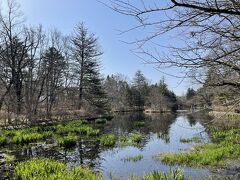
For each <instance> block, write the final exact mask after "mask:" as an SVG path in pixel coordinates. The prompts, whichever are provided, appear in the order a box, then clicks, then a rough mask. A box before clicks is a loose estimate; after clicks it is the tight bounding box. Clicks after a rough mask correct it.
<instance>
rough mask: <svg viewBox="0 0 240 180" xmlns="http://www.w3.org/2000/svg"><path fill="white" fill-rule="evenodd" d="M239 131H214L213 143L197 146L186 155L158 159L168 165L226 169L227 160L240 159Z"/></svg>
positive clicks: (162, 156) (173, 154)
mask: <svg viewBox="0 0 240 180" xmlns="http://www.w3.org/2000/svg"><path fill="white" fill-rule="evenodd" d="M239 132H240V131H239V129H232V130H227V131H213V132H212V136H213V142H214V143H211V144H204V145H200V146H195V147H194V148H192V150H191V151H189V152H186V153H179V154H175V153H165V154H160V155H159V157H158V159H160V160H161V161H162V162H163V163H166V164H171V165H172V164H186V165H189V166H202V165H206V166H216V167H224V166H225V160H226V159H239V158H240V144H239V142H240V134H239Z"/></svg>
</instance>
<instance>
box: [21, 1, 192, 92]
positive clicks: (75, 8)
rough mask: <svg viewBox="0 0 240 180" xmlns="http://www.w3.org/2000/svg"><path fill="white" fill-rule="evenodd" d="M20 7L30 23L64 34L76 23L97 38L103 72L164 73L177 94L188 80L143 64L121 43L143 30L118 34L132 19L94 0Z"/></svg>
mask: <svg viewBox="0 0 240 180" xmlns="http://www.w3.org/2000/svg"><path fill="white" fill-rule="evenodd" d="M17 1H18V2H19V3H20V4H21V10H22V12H23V13H24V15H25V16H26V23H29V24H32V25H38V24H42V25H43V27H44V28H45V29H50V28H57V29H59V30H60V31H61V32H63V33H64V34H70V33H72V32H73V28H74V27H75V26H76V24H78V23H79V22H85V25H86V26H87V27H88V28H89V30H90V31H91V32H94V33H95V34H96V35H97V36H98V37H99V43H100V45H101V46H102V49H103V51H104V55H103V57H102V65H103V69H102V73H103V74H105V75H107V74H116V73H122V74H125V75H127V76H128V77H129V78H132V77H133V75H134V73H135V72H136V71H137V70H141V71H142V72H143V73H144V75H145V76H146V77H147V78H148V79H149V80H151V82H153V83H155V82H158V81H159V80H160V79H161V78H162V76H165V79H166V82H167V84H168V85H169V89H170V90H173V91H174V92H175V93H176V94H177V95H182V94H183V92H184V91H185V89H186V88H187V87H188V86H189V85H190V83H187V82H183V83H181V84H180V85H179V83H180V81H181V79H177V78H173V77H170V76H166V75H164V74H163V73H161V72H159V71H157V70H156V69H155V68H154V66H153V65H150V64H145V63H144V62H143V61H142V60H140V59H139V58H138V57H136V56H135V55H134V54H132V53H131V52H130V49H131V46H130V45H128V44H126V43H123V42H122V40H123V41H126V40H134V38H137V37H139V36H143V35H144V34H143V33H142V32H138V34H136V32H130V33H127V34H124V35H119V31H118V30H125V29H128V28H129V27H132V26H133V25H134V23H135V21H134V20H133V19H132V18H130V17H127V16H123V15H120V14H117V13H116V12H113V11H112V10H111V9H109V8H107V7H105V6H104V5H103V4H101V3H99V2H97V1H96V0H17ZM164 41H169V43H170V42H171V43H175V42H174V41H175V40H174V39H169V38H165V39H164ZM164 71H165V72H167V73H170V74H174V73H176V72H177V71H178V70H177V69H173V68H171V69H167V70H166V69H165V70H164Z"/></svg>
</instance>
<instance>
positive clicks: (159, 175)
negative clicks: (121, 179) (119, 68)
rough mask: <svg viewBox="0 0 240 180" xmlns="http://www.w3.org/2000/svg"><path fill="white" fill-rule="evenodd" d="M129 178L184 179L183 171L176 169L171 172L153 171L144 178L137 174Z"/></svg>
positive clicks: (139, 179)
mask: <svg viewBox="0 0 240 180" xmlns="http://www.w3.org/2000/svg"><path fill="white" fill-rule="evenodd" d="M128 180H184V176H183V171H182V170H179V169H176V170H170V171H169V172H166V173H164V172H160V171H153V172H151V173H148V174H146V175H144V176H143V177H142V178H138V177H136V176H132V177H129V178H128Z"/></svg>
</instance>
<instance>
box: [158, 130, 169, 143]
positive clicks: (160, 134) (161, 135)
mask: <svg viewBox="0 0 240 180" xmlns="http://www.w3.org/2000/svg"><path fill="white" fill-rule="evenodd" d="M157 138H159V139H162V140H163V141H164V142H165V143H169V142H170V136H169V134H168V133H167V132H158V133H157Z"/></svg>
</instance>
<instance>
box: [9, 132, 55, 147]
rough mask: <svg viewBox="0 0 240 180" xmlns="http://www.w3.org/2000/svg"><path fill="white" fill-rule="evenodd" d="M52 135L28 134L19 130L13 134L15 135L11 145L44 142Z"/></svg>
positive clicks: (48, 133) (46, 133)
mask: <svg viewBox="0 0 240 180" xmlns="http://www.w3.org/2000/svg"><path fill="white" fill-rule="evenodd" d="M52 135H53V133H52V132H44V133H41V134H40V133H28V132H26V131H24V130H22V131H21V130H19V131H16V132H15V135H14V136H13V137H12V141H11V142H12V143H14V144H28V143H33V142H37V141H41V140H46V139H47V138H49V137H51V136H52Z"/></svg>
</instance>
